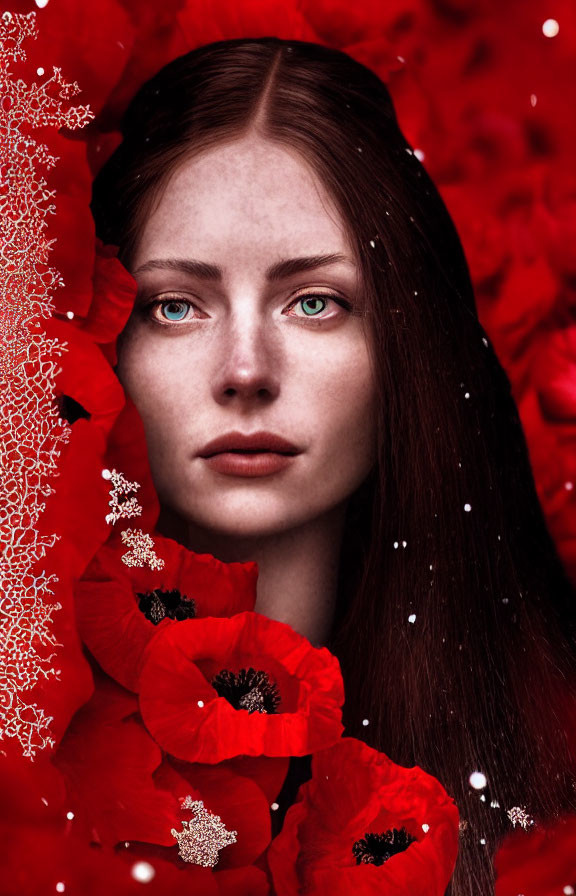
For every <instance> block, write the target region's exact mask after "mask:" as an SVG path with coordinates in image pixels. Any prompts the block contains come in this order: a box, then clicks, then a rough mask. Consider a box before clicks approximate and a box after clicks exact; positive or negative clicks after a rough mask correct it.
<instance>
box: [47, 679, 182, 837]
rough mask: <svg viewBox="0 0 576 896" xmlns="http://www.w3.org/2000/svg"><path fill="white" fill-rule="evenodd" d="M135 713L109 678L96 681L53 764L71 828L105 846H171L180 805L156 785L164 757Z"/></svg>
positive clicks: (126, 696) (131, 700)
mask: <svg viewBox="0 0 576 896" xmlns="http://www.w3.org/2000/svg"><path fill="white" fill-rule="evenodd" d="M136 714H137V703H136V700H135V698H134V697H133V696H131V695H130V694H129V693H128V692H126V691H124V690H123V689H122V688H119V687H118V686H116V685H114V684H113V682H111V681H110V679H101V680H99V685H98V688H97V690H96V693H95V694H94V696H93V697H92V699H91V700H90V701H89V702H88V703H87V704H86V705H85V706H84V707H82V709H81V710H79V712H78V713H77V714H76V716H75V717H74V719H73V720H72V723H71V724H70V726H69V728H68V731H67V732H66V736H65V738H64V739H63V741H62V743H61V744H60V747H59V749H58V752H57V753H56V755H55V757H54V763H55V765H56V766H57V768H58V769H59V770H60V772H61V773H62V774H63V775H64V777H65V778H66V781H67V785H68V793H69V806H68V808H69V809H71V810H72V811H73V812H74V814H75V819H74V824H75V826H76V827H77V828H79V827H81V828H82V829H83V831H84V833H85V835H86V836H87V837H91V838H92V839H94V840H95V841H96V842H98V843H101V844H104V845H106V846H114V845H115V844H116V843H119V842H123V841H125V840H143V841H146V842H151V843H160V844H162V845H164V846H173V845H174V838H173V837H172V835H171V834H170V830H171V828H172V827H174V826H177V825H178V818H179V805H178V801H177V799H176V798H175V797H173V796H171V795H170V794H168V793H166V792H163V791H162V790H159V789H158V788H156V786H155V784H154V781H153V779H152V775H153V773H154V771H155V770H156V769H157V768H158V766H159V765H160V763H161V761H162V753H161V751H160V750H159V749H158V747H157V745H156V744H155V743H154V741H153V740H152V738H151V737H150V736H149V735H148V733H147V732H146V729H145V728H144V726H143V725H142V723H141V722H140V721H139V719H138V717H137V715H136Z"/></svg>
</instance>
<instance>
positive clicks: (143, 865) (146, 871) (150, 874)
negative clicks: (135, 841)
mask: <svg viewBox="0 0 576 896" xmlns="http://www.w3.org/2000/svg"><path fill="white" fill-rule="evenodd" d="M130 874H131V875H132V877H133V878H134V880H137V881H139V883H141V884H149V883H150V881H151V880H154V878H155V877H156V869H155V868H154V865H151V864H150V862H135V863H134V864H133V865H132V869H131V871H130Z"/></svg>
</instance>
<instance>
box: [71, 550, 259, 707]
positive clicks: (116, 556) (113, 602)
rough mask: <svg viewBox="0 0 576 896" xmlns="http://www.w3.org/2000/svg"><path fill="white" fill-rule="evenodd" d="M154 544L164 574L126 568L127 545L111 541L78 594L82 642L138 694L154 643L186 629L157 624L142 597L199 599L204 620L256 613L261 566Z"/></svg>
mask: <svg viewBox="0 0 576 896" xmlns="http://www.w3.org/2000/svg"><path fill="white" fill-rule="evenodd" d="M154 545H155V551H156V554H157V555H158V557H160V558H162V560H164V562H165V565H164V568H163V569H161V570H151V569H149V568H138V567H128V566H126V564H125V563H124V562H123V561H122V556H123V555H124V554H125V553H126V550H127V549H126V546H125V545H124V544H123V543H122V542H120V540H119V539H118V538H113V539H111V540H110V541H109V542H108V543H107V544H106V545H104V547H102V548H101V550H100V551H99V552H98V554H97V555H96V556H95V557H94V559H93V560H92V563H91V564H90V566H89V567H88V569H87V570H86V572H85V574H84V576H83V578H82V581H80V582H79V583H78V585H77V586H76V589H75V599H76V610H77V614H78V628H79V631H80V635H81V637H82V640H83V641H84V643H85V644H86V645H87V647H88V649H89V650H90V651H91V653H92V654H93V655H94V657H95V658H96V659H97V660H98V662H99V663H100V665H101V666H102V668H103V669H104V670H105V671H106V672H107V673H108V674H109V675H111V676H112V677H113V678H115V679H116V680H117V681H118V682H119V683H120V684H122V685H123V686H124V687H126V688H129V689H130V690H133V691H136V690H138V678H139V675H140V670H141V667H142V663H143V661H144V658H145V656H144V654H145V649H146V647H147V645H148V643H149V642H150V641H151V639H152V638H154V637H155V636H156V635H157V634H158V632H159V631H162V630H163V629H164V628H165V627H166V626H172V625H181V624H182V623H181V622H177V621H175V620H172V619H168V618H165V619H163V620H162V621H161V622H160V623H159V624H158V625H154V623H152V622H150V621H149V620H148V619H147V618H146V616H145V615H144V613H142V612H141V611H140V610H139V608H138V598H137V595H138V594H142V593H146V592H148V591H154V590H155V589H162V590H167V591H170V590H172V589H177V590H178V591H180V593H181V594H182V595H186V596H187V597H189V598H192V599H193V600H194V603H195V608H196V615H197V616H199V617H203V616H228V615H232V614H234V613H238V612H241V611H243V610H251V609H253V607H254V602H255V600H256V579H257V573H258V568H257V565H256V564H255V563H222V562H221V561H219V560H217V559H216V558H215V557H212V556H211V555H210V554H195V553H193V552H192V551H189V550H187V548H185V547H183V546H182V545H180V544H178V543H177V542H175V541H173V540H171V539H168V538H164V537H162V536H160V535H157V534H155V535H154Z"/></svg>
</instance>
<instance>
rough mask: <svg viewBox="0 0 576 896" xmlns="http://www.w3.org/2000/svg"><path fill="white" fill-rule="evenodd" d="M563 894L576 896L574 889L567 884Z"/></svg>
mask: <svg viewBox="0 0 576 896" xmlns="http://www.w3.org/2000/svg"><path fill="white" fill-rule="evenodd" d="M562 892H563V893H564V896H574V887H572V886H571V885H570V884H566V886H565V887H564V889H563V890H562Z"/></svg>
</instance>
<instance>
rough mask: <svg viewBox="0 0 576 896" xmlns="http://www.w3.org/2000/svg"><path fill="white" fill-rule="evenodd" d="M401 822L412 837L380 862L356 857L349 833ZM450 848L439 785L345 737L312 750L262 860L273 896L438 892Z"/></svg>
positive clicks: (449, 810) (449, 818) (451, 826)
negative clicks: (304, 778)
mask: <svg viewBox="0 0 576 896" xmlns="http://www.w3.org/2000/svg"><path fill="white" fill-rule="evenodd" d="M422 825H428V826H429V829H428V830H427V832H424V830H423V828H422ZM402 827H405V828H406V830H407V831H408V833H409V834H411V835H412V836H414V837H416V839H417V842H415V843H411V844H410V845H409V846H408V848H407V849H406V850H405V851H404V852H401V853H398V854H397V855H395V856H392V857H391V858H390V859H388V861H386V862H384V864H383V865H381V866H376V865H373V864H360V865H357V864H356V859H355V857H354V854H353V852H352V846H353V844H354V843H355V842H356V841H357V840H359V839H361V838H363V837H364V836H365V834H366V833H367V832H373V833H384V832H385V831H386V830H389V829H391V828H398V829H400V828H402ZM457 849H458V810H457V808H456V806H455V804H454V801H453V800H452V799H450V797H449V796H448V795H447V793H446V792H445V791H444V789H443V787H442V786H441V784H440V783H439V782H438V781H437V780H436V779H435V778H433V777H432V776H431V775H428V774H427V773H426V772H424V771H422V769H420V768H418V766H414V767H413V768H403V767H401V766H399V765H396V764H395V763H393V762H392V761H391V760H390V759H388V757H387V756H385V755H384V754H383V753H378V752H377V751H376V750H373V749H371V748H370V747H368V746H367V745H366V744H364V743H362V742H361V741H359V740H356V739H355V738H350V737H347V738H344V739H343V740H341V741H339V742H338V743H337V744H336V745H335V746H333V747H331V748H330V749H328V750H323V751H320V752H318V753H317V754H316V755H315V756H314V757H313V759H312V779H311V780H310V781H309V782H307V783H305V784H303V785H302V786H301V787H300V791H299V794H298V798H297V801H296V803H295V804H294V805H293V806H291V807H290V809H289V810H288V812H287V814H286V818H285V820H284V826H283V828H282V831H281V832H280V834H278V836H277V837H275V839H274V840H273V842H272V845H271V846H270V849H269V850H268V863H269V866H270V870H271V872H272V877H273V880H274V888H275V892H276V893H277V894H278V896H292V894H297V893H298V894H302V896H306V894H319V896H320V894H322V896H324V894H331V896H348V894H350V893H362V894H372V893H373V894H375V896H376V894H380V893H386V894H387V896H404V894H407V893H410V894H413V896H444V892H445V890H446V887H447V885H448V882H449V880H450V877H451V875H452V871H453V870H454V864H455V861H456V854H457Z"/></svg>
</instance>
